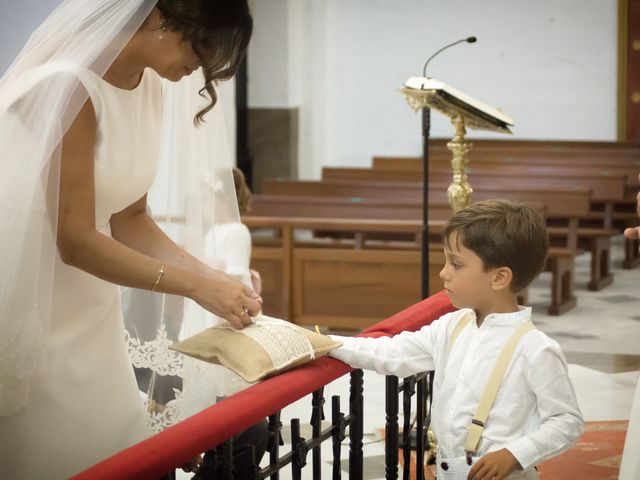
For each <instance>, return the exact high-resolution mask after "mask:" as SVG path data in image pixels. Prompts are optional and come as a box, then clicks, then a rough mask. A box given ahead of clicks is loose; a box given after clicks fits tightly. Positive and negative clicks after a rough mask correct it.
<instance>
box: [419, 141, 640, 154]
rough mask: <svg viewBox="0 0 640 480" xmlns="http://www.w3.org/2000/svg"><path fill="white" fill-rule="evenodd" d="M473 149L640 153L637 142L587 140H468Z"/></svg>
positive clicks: (439, 146)
mask: <svg viewBox="0 0 640 480" xmlns="http://www.w3.org/2000/svg"><path fill="white" fill-rule="evenodd" d="M467 140H468V141H470V142H472V143H473V148H474V149H477V150H480V151H484V150H491V149H500V150H503V151H504V150H511V151H518V150H524V151H538V152H544V153H562V152H601V153H607V152H615V151H625V150H626V151H638V150H639V149H640V145H639V144H638V143H636V142H617V141H615V142H611V141H588V140H587V141H585V140H516V139H513V140H504V139H499V140H498V139H488V138H468V139H467ZM449 141H451V139H450V138H431V139H429V148H430V150H444V149H446V148H447V146H446V145H447V143H448V142H449Z"/></svg>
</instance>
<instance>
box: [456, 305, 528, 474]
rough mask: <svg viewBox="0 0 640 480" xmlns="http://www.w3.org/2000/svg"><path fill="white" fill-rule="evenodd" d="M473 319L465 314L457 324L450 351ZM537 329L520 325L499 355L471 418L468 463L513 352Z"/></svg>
mask: <svg viewBox="0 0 640 480" xmlns="http://www.w3.org/2000/svg"><path fill="white" fill-rule="evenodd" d="M470 321H471V315H470V314H469V315H465V316H464V317H463V318H462V319H461V320H460V321H459V322H458V324H457V325H456V327H455V328H454V330H453V333H452V334H451V338H450V339H449V351H451V349H452V348H453V344H454V342H455V341H456V339H457V338H458V335H460V332H461V331H462V330H463V329H464V327H466V326H467V324H468V323H469V322H470ZM533 329H535V327H534V326H533V323H531V322H530V321H529V322H525V323H523V324H522V325H520V326H519V327H518V328H517V330H516V331H515V332H514V333H513V335H512V336H511V338H510V339H509V341H508V342H507V343H506V345H505V346H504V348H503V349H502V352H500V355H499V356H498V360H497V361H496V364H495V366H494V367H493V371H492V372H491V375H490V376H489V380H488V381H487V384H486V385H485V387H484V392H483V393H482V397H480V402H479V403H478V407H477V408H476V413H475V415H474V416H473V419H472V420H471V425H470V427H469V433H468V434H467V439H466V441H465V443H464V451H465V453H466V456H467V463H468V464H469V465H471V457H472V456H473V454H474V453H476V449H477V448H478V443H480V437H482V432H483V431H484V425H485V422H486V421H487V418H488V417H489V412H490V411H491V407H492V406H493V402H494V401H495V399H496V395H497V394H498V389H499V388H500V384H501V383H502V379H503V378H504V374H505V372H506V370H507V367H508V366H509V362H511V357H512V356H513V352H514V351H515V349H516V346H517V345H518V342H519V341H520V339H521V338H522V336H523V335H524V334H525V333H527V332H529V331H531V330H533Z"/></svg>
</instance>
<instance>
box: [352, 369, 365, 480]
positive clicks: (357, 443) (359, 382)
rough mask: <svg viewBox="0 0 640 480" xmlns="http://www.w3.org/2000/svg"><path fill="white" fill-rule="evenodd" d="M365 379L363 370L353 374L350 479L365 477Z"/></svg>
mask: <svg viewBox="0 0 640 480" xmlns="http://www.w3.org/2000/svg"><path fill="white" fill-rule="evenodd" d="M363 378H364V374H363V372H362V370H355V371H353V372H351V382H350V383H351V389H350V392H349V419H350V422H349V478H353V479H360V478H362V475H363V468H362V435H363V431H362V429H363V426H362V423H363V420H364V418H363V401H362V393H363V391H364V388H363V383H364V382H363Z"/></svg>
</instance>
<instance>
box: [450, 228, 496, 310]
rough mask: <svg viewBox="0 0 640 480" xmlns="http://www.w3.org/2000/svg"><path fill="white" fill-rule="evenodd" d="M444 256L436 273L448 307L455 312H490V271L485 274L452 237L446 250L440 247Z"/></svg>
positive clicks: (479, 263)
mask: <svg viewBox="0 0 640 480" xmlns="http://www.w3.org/2000/svg"><path fill="white" fill-rule="evenodd" d="M444 254H445V257H446V263H445V265H444V268H443V269H442V270H441V271H440V278H441V279H442V280H443V281H444V288H445V290H446V292H447V295H448V296H449V299H450V300H451V303H452V304H453V305H454V306H455V307H456V308H473V309H474V310H477V311H485V310H486V309H487V308H488V309H491V303H492V301H493V298H494V292H493V290H492V278H493V276H494V271H493V270H489V271H485V268H484V262H483V261H482V259H481V258H480V257H479V256H478V255H476V254H475V253H474V252H473V251H472V250H469V249H468V248H466V247H465V246H464V245H462V242H461V241H458V235H457V234H455V233H454V234H453V235H452V236H451V238H449V242H448V246H445V247H444Z"/></svg>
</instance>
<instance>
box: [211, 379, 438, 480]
mask: <svg viewBox="0 0 640 480" xmlns="http://www.w3.org/2000/svg"><path fill="white" fill-rule="evenodd" d="M432 381H433V375H432V374H431V373H422V374H419V375H416V376H413V377H409V378H406V379H404V380H403V381H402V384H400V382H399V379H398V377H394V376H388V377H386V391H385V410H386V423H385V441H386V444H385V477H386V478H387V479H396V478H398V460H399V450H400V449H402V450H403V464H404V465H403V479H408V478H409V476H410V468H411V465H412V459H411V452H412V451H415V452H416V454H415V463H414V464H413V465H414V468H416V476H415V478H416V479H417V480H421V479H424V471H423V469H422V468H417V467H416V466H419V465H424V464H425V461H424V458H425V457H424V452H425V451H426V450H428V449H429V447H430V445H429V443H428V439H427V435H426V431H427V427H428V424H429V419H430V418H429V417H430V415H429V412H430V406H431V405H430V401H431V391H432ZM363 391H364V380H363V373H362V371H361V370H356V371H354V372H352V373H351V378H350V394H349V413H348V414H346V415H345V414H344V413H343V412H341V410H340V409H341V405H340V397H339V396H337V395H336V396H333V397H332V398H331V426H330V427H327V428H325V429H324V430H323V429H322V420H324V418H325V417H324V408H323V407H324V403H325V399H324V396H323V392H324V388H321V389H319V390H316V391H315V392H313V394H312V402H311V422H310V423H311V428H312V436H311V438H309V439H305V438H303V437H302V436H301V434H300V420H299V419H298V418H294V419H292V420H291V450H290V451H289V452H287V453H285V454H283V455H282V456H280V446H281V445H283V442H282V436H281V430H282V422H281V421H280V416H281V411H278V412H276V413H274V414H273V415H271V416H270V417H269V442H268V447H267V450H268V451H269V460H270V461H269V465H268V466H266V467H264V468H262V469H260V470H258V469H256V471H255V478H256V479H266V478H270V479H271V480H278V479H279V472H280V470H282V469H284V468H287V467H288V466H290V467H291V472H292V478H293V480H301V479H302V478H303V473H302V472H303V469H304V468H305V467H308V466H309V465H308V461H307V458H308V456H309V452H311V466H310V470H311V473H312V477H309V476H308V475H305V476H304V478H313V480H320V479H321V478H322V473H321V461H322V460H321V449H322V444H323V443H324V442H325V441H327V440H329V439H331V448H332V454H333V464H332V478H333V479H334V480H339V479H341V478H342V470H341V462H340V457H341V453H342V442H343V441H344V440H345V439H346V438H347V431H348V437H349V479H362V478H363V433H364V432H363V407H364V404H363ZM400 393H402V414H403V417H404V423H403V428H402V435H401V436H399V432H400V429H399V426H398V413H399V403H400V402H399V397H400ZM413 397H415V403H416V415H415V419H414V421H412V419H411V417H412V399H413ZM232 446H233V445H232V440H227V441H226V442H224V443H223V444H221V445H219V446H218V447H217V451H218V452H219V457H218V458H224V459H225V460H226V461H225V465H224V472H225V473H224V474H223V477H224V478H225V479H226V478H228V479H233V478H234V472H233V468H234V466H233V458H232V453H231V452H232Z"/></svg>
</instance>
